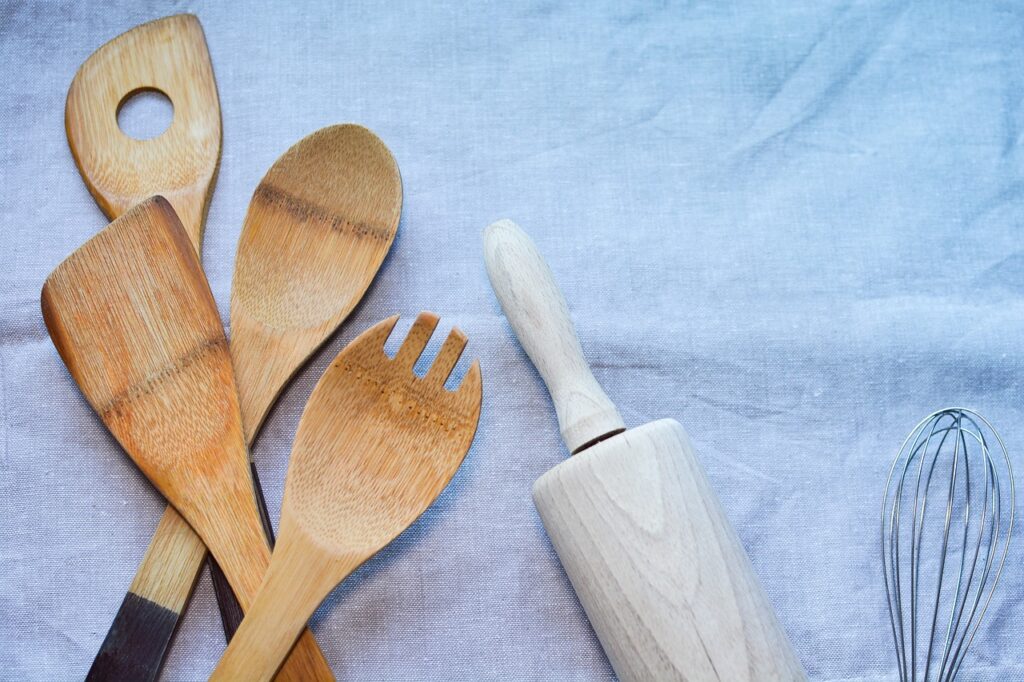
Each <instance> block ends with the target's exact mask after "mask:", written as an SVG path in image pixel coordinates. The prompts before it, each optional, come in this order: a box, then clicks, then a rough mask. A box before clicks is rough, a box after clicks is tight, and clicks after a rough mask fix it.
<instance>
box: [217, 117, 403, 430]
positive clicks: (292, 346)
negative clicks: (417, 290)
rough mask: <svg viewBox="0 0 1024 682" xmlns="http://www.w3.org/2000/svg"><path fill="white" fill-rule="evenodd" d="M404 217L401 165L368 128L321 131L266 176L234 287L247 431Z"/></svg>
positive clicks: (343, 311) (253, 205)
mask: <svg viewBox="0 0 1024 682" xmlns="http://www.w3.org/2000/svg"><path fill="white" fill-rule="evenodd" d="M401 213H402V180H401V176H400V175H399V172H398V164H397V163H395V159H394V157H392V156H391V152H390V151H389V150H388V148H387V147H386V146H385V145H384V143H383V142H381V141H380V139H379V138H378V137H377V136H376V135H374V134H373V133H372V132H370V131H369V130H367V129H366V128H363V127H361V126H357V125H335V126H329V127H327V128H322V129H321V130H318V131H316V132H315V133H313V134H312V135H309V136H307V137H305V138H303V139H302V140H301V141H299V142H298V143H296V144H295V145H294V146H292V148H291V149H289V150H288V151H287V152H286V153H285V154H284V155H283V156H281V158H279V159H278V160H277V162H275V163H274V165H273V167H271V169H270V170H269V171H268V172H267V174H266V175H265V176H264V177H263V180H262V181H261V182H260V184H259V186H258V187H257V188H256V192H255V193H254V194H253V197H252V201H251V202H250V203H249V211H248V213H247V214H246V216H245V225H244V226H243V228H242V235H241V238H240V239H239V242H238V256H237V260H236V262H235V275H234V279H233V280H232V283H231V357H232V360H233V362H234V367H235V376H236V379H237V383H238V391H239V395H240V396H241V398H240V400H241V404H242V423H243V425H244V427H245V431H246V433H247V434H252V433H255V432H256V431H258V430H259V427H260V426H261V425H262V423H263V420H264V418H265V417H266V415H267V411H268V410H269V409H270V406H271V405H272V404H273V402H274V400H275V399H276V398H277V395H278V394H279V393H280V391H281V388H282V387H283V386H284V385H285V384H286V383H287V382H288V380H289V379H290V378H291V377H292V376H293V375H294V374H295V371H296V370H297V369H298V368H299V367H301V366H302V364H303V363H305V361H306V360H307V359H308V358H309V356H310V355H311V354H312V353H313V351H314V350H316V349H317V348H318V347H319V346H320V345H321V344H322V343H323V342H324V341H325V340H326V339H327V338H328V337H329V336H330V335H331V334H332V333H333V332H334V331H335V330H336V329H337V328H338V326H339V325H340V324H341V322H342V321H343V320H344V319H345V318H346V317H347V316H348V314H349V313H350V312H351V311H352V309H353V308H354V307H355V305H356V304H357V303H358V302H359V300H360V299H361V298H362V297H363V294H364V293H365V292H366V290H367V288H368V287H369V286H370V283H371V282H372V281H373V278H374V276H375V275H376V274H377V270H378V269H379V268H380V266H381V263H383V262H384V257H385V256H386V255H387V253H388V251H389V250H390V249H391V244H392V242H393V241H394V239H395V234H396V233H397V231H398V220H399V217H400V216H401Z"/></svg>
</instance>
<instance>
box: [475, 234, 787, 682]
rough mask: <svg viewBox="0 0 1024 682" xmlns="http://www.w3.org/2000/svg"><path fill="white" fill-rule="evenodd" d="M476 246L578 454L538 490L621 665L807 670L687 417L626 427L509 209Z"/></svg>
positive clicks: (764, 676) (649, 673)
mask: <svg viewBox="0 0 1024 682" xmlns="http://www.w3.org/2000/svg"><path fill="white" fill-rule="evenodd" d="M484 256H485V260H486V264H487V273H488V275H489V276H490V279H491V284H492V286H493V287H494V291H495V293H496V294H497V296H498V300H499V301H500V302H501V306H502V308H503V310H504V311H505V315H506V317H507V318H508V320H509V323H510V324H511V325H512V328H513V329H514V330H515V332H516V335H517V336H518V337H519V340H520V342H521V343H522V345H523V348H524V349H525V350H526V353H527V354H528V355H529V356H530V359H531V360H532V361H533V363H534V365H536V367H537V369H538V371H539V372H540V375H541V377H542V378H543V379H544V383H545V384H547V387H548V390H549V391H550V393H551V397H552V400H553V401H554V404H555V410H556V412H557V413H558V423H559V426H560V428H561V431H562V438H563V439H564V440H565V443H566V445H567V446H568V447H569V450H570V451H571V452H572V453H574V454H576V456H575V457H573V458H571V459H570V460H568V461H566V462H563V463H562V464H560V465H559V466H557V467H555V468H554V469H552V470H551V471H549V472H548V473H546V474H544V475H543V476H541V478H540V479H538V480H537V482H536V484H535V485H534V488H533V497H534V502H535V503H536V505H537V510H538V512H540V516H541V519H542V520H543V522H544V527H545V528H546V529H547V531H548V534H549V536H550V537H551V542H552V544H553V545H554V547H555V550H556V551H557V552H558V555H559V557H560V558H561V560H562V565H563V566H564V567H565V571H566V573H567V574H568V575H569V579H570V581H571V582H572V584H573V587H574V588H575V589H576V593H577V595H578V596H579V598H580V602H581V603H582V604H583V608H584V609H585V610H586V613H587V616H588V617H589V618H590V622H591V624H593V626H594V630H595V632H596V633H597V636H598V638H599V639H600V641H601V645H602V646H603V647H604V650H605V653H607V654H608V658H609V660H610V661H611V664H612V667H613V668H614V669H615V672H616V674H617V675H618V676H619V677H620V678H621V679H622V680H690V681H693V680H709V681H710V680H716V681H717V680H729V681H730V682H744V681H750V682H764V681H766V680H803V679H805V676H804V672H803V670H802V668H801V666H800V663H799V661H798V660H797V658H796V656H795V655H794V653H793V650H792V648H791V647H790V644H789V642H788V641H787V639H786V635H785V633H784V632H783V630H782V627H781V626H780V625H779V623H778V621H777V620H776V617H775V614H774V613H773V611H772V608H771V605H770V604H769V602H768V599H767V598H766V597H765V595H764V592H762V590H761V587H760V585H759V583H758V580H757V576H756V575H755V574H754V570H753V567H752V566H751V564H750V561H749V559H748V558H747V556H746V553H745V552H744V550H743V546H742V545H741V544H740V541H739V538H738V537H737V536H736V533H735V532H734V531H733V529H732V527H731V526H730V524H729V520H728V518H727V517H726V515H725V512H724V510H723V509H722V506H721V504H720V503H719V501H718V498H717V496H716V495H715V493H714V491H713V490H712V489H711V487H710V485H709V484H708V480H707V477H706V476H705V475H704V472H703V469H702V468H701V465H700V462H699V461H698V459H697V457H696V455H695V453H694V451H693V447H692V445H691V444H690V441H689V439H688V438H687V436H686V434H685V433H684V431H683V429H682V427H681V426H680V425H679V424H678V423H677V422H675V421H674V420H671V419H663V420H660V421H655V422H651V423H649V424H645V425H643V426H640V427H637V428H634V429H629V430H625V425H624V423H623V421H622V417H620V416H619V413H618V410H616V408H615V406H614V405H613V404H612V402H611V401H610V400H609V399H608V397H607V396H606V395H605V394H604V391H602V390H601V387H600V386H599V385H598V383H597V381H596V380H595V379H594V376H593V375H592V374H591V372H590V369H589V368H588V367H587V364H586V360H584V358H583V354H582V351H581V349H580V344H579V341H578V339H577V337H576V332H575V330H574V329H573V326H572V322H571V320H570V319H569V313H568V309H567V307H566V304H565V299H564V298H562V295H561V293H560V292H559V291H558V288H557V286H556V284H555V281H554V278H553V276H552V274H551V271H550V270H549V269H548V267H547V265H546V264H545V263H544V261H543V259H542V258H541V256H540V253H539V252H538V251H537V249H536V247H535V246H534V244H533V242H532V241H531V240H530V238H529V237H528V236H527V235H526V234H525V233H524V232H523V231H522V230H520V229H519V228H518V227H517V226H516V225H515V224H514V223H512V222H510V221H507V220H503V221H500V222H497V223H495V224H493V225H491V226H490V227H489V228H487V231H486V232H485V234H484ZM577 453H579V454H577Z"/></svg>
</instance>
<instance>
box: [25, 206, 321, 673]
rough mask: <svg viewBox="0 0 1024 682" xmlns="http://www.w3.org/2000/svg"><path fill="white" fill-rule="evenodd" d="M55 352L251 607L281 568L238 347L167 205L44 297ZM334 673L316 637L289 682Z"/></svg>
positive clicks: (128, 220)
mask: <svg viewBox="0 0 1024 682" xmlns="http://www.w3.org/2000/svg"><path fill="white" fill-rule="evenodd" d="M42 311H43V319H44V320H45V322H46V326H47V330H48V331H49V332H50V337H51V338H52V339H53V342H54V345H55V346H56V347H57V350H58V352H59V353H60V355H61V357H62V358H63V360H64V363H65V364H66V365H67V367H68V370H69V371H70V373H71V375H72V377H74V379H75V381H76V383H78V385H79V387H80V388H81V389H82V392H83V393H84V394H85V396H86V398H87V399H88V401H89V403H90V404H91V405H92V406H93V408H94V409H95V410H96V412H97V413H98V414H99V416H100V418H101V419H102V420H103V422H104V423H105V424H106V425H107V428H108V429H110V431H111V433H113V434H114V436H115V437H116V438H117V439H118V441H119V442H120V443H121V445H122V446H123V447H124V449H125V450H126V451H127V452H128V454H129V455H130V456H131V457H132V459H133V460H134V461H135V462H136V464H138V466H139V468H140V469H141V470H142V471H143V473H145V474H146V476H147V477H148V478H149V479H150V481H152V482H153V484H154V485H156V487H157V488H158V489H159V490H160V492H161V493H163V494H164V496H165V497H167V498H168V499H169V500H170V501H171V502H172V503H173V504H174V505H175V507H176V508H177V509H178V511H179V512H180V513H181V514H182V516H183V517H184V518H185V519H186V520H187V521H188V523H189V524H190V525H191V526H192V527H193V528H194V529H195V530H196V531H197V532H198V534H199V535H200V536H201V537H202V538H203V542H204V543H205V544H206V546H207V547H208V548H209V549H210V551H211V552H212V553H213V555H214V556H215V557H216V558H217V560H218V562H219V563H220V565H221V567H223V569H224V571H225V573H226V574H227V576H228V579H229V580H230V581H231V586H232V587H233V588H234V591H235V594H236V595H237V596H238V598H239V600H240V601H241V603H242V606H243V607H247V606H248V605H249V604H250V603H251V600H252V598H253V596H254V595H255V593H256V590H257V588H258V587H259V583H260V581H261V580H262V578H263V573H264V572H265V570H266V568H267V566H268V564H269V561H270V547H269V546H268V544H267V539H266V537H265V536H264V534H263V530H262V527H261V525H260V515H259V512H258V510H257V507H256V502H255V499H254V494H253V484H252V479H251V477H250V470H249V463H248V455H247V452H246V447H245V442H244V439H243V436H242V423H241V411H240V408H239V405H238V399H237V393H236V391H235V386H234V378H233V375H232V370H231V359H230V356H229V354H228V348H227V340H226V339H225V337H224V330H223V328H222V326H221V322H220V318H219V316H218V313H217V308H216V305H215V303H214V301H213V296H212V294H211V293H210V289H209V286H208V284H207V283H206V280H205V278H204V277H203V274H202V270H201V268H200V266H199V260H198V257H197V255H196V252H195V249H194V248H193V246H192V243H191V242H190V241H189V239H188V237H187V236H186V233H185V230H184V228H183V227H182V225H181V223H180V222H179V220H178V218H177V216H176V215H175V213H174V210H173V209H172V208H171V206H170V204H169V203H168V202H167V201H166V200H164V199H163V198H161V197H155V198H153V199H150V200H147V201H145V202H143V203H142V204H140V205H138V206H136V207H135V208H133V209H131V210H129V211H128V212H126V213H125V214H124V215H123V216H121V217H120V218H118V219H117V220H115V221H114V222H113V223H111V224H110V225H109V226H108V227H107V228H105V229H104V230H103V231H102V232H100V233H99V234H97V235H96V236H95V237H93V238H92V239H90V240H89V241H88V242H86V244H85V245H83V246H82V247H81V248H79V249H78V250H77V251H76V252H75V253H73V254H72V255H71V256H70V257H68V258H67V259H66V260H65V261H64V262H63V263H61V264H60V265H59V266H58V267H57V268H56V269H55V270H54V271H53V273H51V275H50V276H49V277H48V278H47V280H46V283H45V284H44V286H43V293H42ZM325 669H326V670H329V668H328V667H327V665H326V661H325V660H324V659H323V656H322V654H321V653H320V651H319V649H317V646H316V642H315V641H314V640H313V638H312V635H310V634H309V633H308V631H307V632H305V633H303V634H302V636H301V637H300V638H299V641H298V643H297V644H296V646H295V648H294V650H293V652H292V654H291V656H290V657H289V659H288V661H287V662H286V663H285V665H284V666H283V667H282V670H281V673H282V679H294V680H308V679H313V678H315V677H319V676H322V674H323V673H322V671H323V670H325Z"/></svg>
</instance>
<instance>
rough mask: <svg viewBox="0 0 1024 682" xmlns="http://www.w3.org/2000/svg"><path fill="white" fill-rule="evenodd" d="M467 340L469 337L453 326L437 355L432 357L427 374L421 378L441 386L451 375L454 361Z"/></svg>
mask: <svg viewBox="0 0 1024 682" xmlns="http://www.w3.org/2000/svg"><path fill="white" fill-rule="evenodd" d="M467 341H469V339H468V338H467V337H466V335H465V334H463V333H462V330H461V329H458V328H455V327H453V328H452V330H451V332H450V333H449V334H448V338H447V339H445V340H444V345H442V346H441V350H440V351H438V353H437V357H436V358H434V364H432V365H431V366H430V369H429V370H427V376H425V377H424V378H423V380H424V381H426V382H427V383H435V384H440V385H442V386H443V385H444V382H446V381H448V377H449V376H451V373H452V370H453V369H455V363H457V362H458V361H459V358H460V357H461V356H462V351H463V350H464V349H465V348H466V342H467Z"/></svg>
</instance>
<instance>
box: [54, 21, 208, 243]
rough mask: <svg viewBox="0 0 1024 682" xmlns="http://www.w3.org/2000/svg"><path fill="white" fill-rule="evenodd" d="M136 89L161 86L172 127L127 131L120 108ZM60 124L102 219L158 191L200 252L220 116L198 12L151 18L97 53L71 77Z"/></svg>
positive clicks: (152, 88)
mask: <svg viewBox="0 0 1024 682" xmlns="http://www.w3.org/2000/svg"><path fill="white" fill-rule="evenodd" d="M140 90H156V91H159V92H162V93H163V94H164V95H166V96H167V98H168V99H170V100H171V103H172V104H173V106H174V118H173V119H172V120H171V125H170V127H169V128H168V129H167V130H166V131H164V132H163V133H162V134H160V135H158V136H157V137H154V138H152V139H149V140H136V139H134V138H132V137H129V136H128V135H126V134H125V133H124V132H123V131H122V130H121V128H120V127H119V126H118V123H117V112H118V110H119V109H120V107H121V105H122V104H123V103H124V102H125V101H126V100H127V99H128V98H129V97H130V96H131V95H133V94H135V93H136V92H138V91H140ZM64 125H65V128H66V131H67V137H68V143H69V145H70V146H71V153H72V154H73V155H74V157H75V163H76V164H77V165H78V170H79V172H81V174H82V178H83V179H84V180H85V184H86V185H87V186H88V187H89V191H90V192H91V193H92V195H93V197H94V198H95V199H96V202H97V203H98V204H99V205H100V207H101V208H102V209H103V212H104V213H106V214H107V217H109V218H111V219H114V218H117V217H118V216H119V215H121V214H122V213H124V212H125V211H127V210H128V209H130V208H131V207H132V206H135V205H136V204H138V203H140V202H142V201H143V200H145V199H147V198H149V197H151V196H154V195H157V194H160V195H162V196H164V197H166V198H167V200H168V201H170V202H171V205H172V206H174V209H175V211H176V212H177V213H178V215H179V216H180V218H181V221H182V223H183V224H184V225H185V229H186V231H187V232H188V235H189V238H190V239H191V241H192V244H193V245H195V247H196V249H197V251H198V250H199V247H200V245H201V244H202V236H203V223H204V219H205V217H206V210H207V205H208V204H209V200H210V194H211V191H212V189H213V183H214V178H215V177H216V175H217V167H218V164H219V162H220V150H221V118H220V100H219V98H218V96H217V84H216V82H215V81H214V78H213V66H212V65H211V63H210V54H209V51H208V50H207V47H206V37H205V36H204V35H203V29H202V26H200V24H199V20H198V19H196V17H194V16H192V15H190V14H179V15H175V16H171V17H165V18H163V19H157V20H156V21H151V22H149V23H148V24H143V25H142V26H138V27H136V28H134V29H132V30H131V31H128V32H127V33H124V34H122V35H120V36H118V37H117V38H114V39H113V40H111V41H110V42H108V43H107V44H106V45H104V46H103V47H101V48H100V49H98V50H96V52H94V53H93V54H92V56H91V57H89V59H88V60H86V62H85V63H84V64H82V66H81V68H80V69H79V70H78V73H76V74H75V78H74V80H73V81H72V82H71V88H70V89H69V90H68V98H67V104H66V107H65V111H64Z"/></svg>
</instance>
